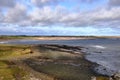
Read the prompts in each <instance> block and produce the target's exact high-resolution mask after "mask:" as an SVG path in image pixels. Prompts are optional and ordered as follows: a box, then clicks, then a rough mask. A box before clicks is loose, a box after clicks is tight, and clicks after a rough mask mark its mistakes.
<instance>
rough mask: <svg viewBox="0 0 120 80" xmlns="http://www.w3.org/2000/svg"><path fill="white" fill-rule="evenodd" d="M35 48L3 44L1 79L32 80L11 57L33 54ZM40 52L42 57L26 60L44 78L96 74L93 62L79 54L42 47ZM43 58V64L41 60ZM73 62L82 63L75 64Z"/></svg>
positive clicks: (81, 79)
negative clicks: (93, 69) (92, 66)
mask: <svg viewBox="0 0 120 80" xmlns="http://www.w3.org/2000/svg"><path fill="white" fill-rule="evenodd" d="M35 48H36V47H35ZM33 49H34V48H32V47H31V46H30V45H29V46H28V45H8V44H1V45H0V80H30V79H29V78H30V77H29V74H30V73H28V72H27V71H25V70H24V69H23V68H21V65H22V64H20V65H19V66H18V65H16V63H15V62H14V60H12V61H10V60H9V58H11V59H13V58H15V57H18V56H22V57H23V55H26V54H31V51H32V50H33ZM39 52H40V53H39V54H40V57H35V58H30V59H25V60H24V62H25V63H27V65H28V66H29V67H31V68H32V69H33V70H35V71H37V72H40V75H39V76H40V78H41V79H42V80H90V78H91V76H94V73H93V72H92V71H91V69H90V67H91V63H90V62H88V61H86V60H85V59H83V58H81V57H79V56H78V57H76V56H75V55H74V54H70V53H68V52H60V51H56V50H51V49H46V48H42V47H41V48H39ZM41 59H42V60H43V61H42V64H41V61H39V60H41ZM47 60H48V61H47ZM49 60H50V61H49ZM18 62H19V61H18ZM17 64H19V63H17ZM31 64H32V65H31ZM71 64H80V65H79V66H74V65H71ZM53 78H54V79H53ZM97 80H108V78H106V77H103V76H98V77H97Z"/></svg>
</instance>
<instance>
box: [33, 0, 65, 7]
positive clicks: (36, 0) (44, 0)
mask: <svg viewBox="0 0 120 80" xmlns="http://www.w3.org/2000/svg"><path fill="white" fill-rule="evenodd" d="M59 1H64V0H31V2H32V3H33V4H34V5H36V6H39V7H42V6H44V5H50V4H52V5H53V4H57V3H58V2H59Z"/></svg>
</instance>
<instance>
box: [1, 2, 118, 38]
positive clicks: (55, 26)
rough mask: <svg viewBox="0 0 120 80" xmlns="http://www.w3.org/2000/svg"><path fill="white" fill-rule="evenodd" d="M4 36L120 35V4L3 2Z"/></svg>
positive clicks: (2, 27)
mask: <svg viewBox="0 0 120 80" xmlns="http://www.w3.org/2000/svg"><path fill="white" fill-rule="evenodd" d="M0 35H72V36H73V35H77V36H79V35H106V36H107V35H108V36H111V35H112V36H114V35H117V36H119V35H120V0H0Z"/></svg>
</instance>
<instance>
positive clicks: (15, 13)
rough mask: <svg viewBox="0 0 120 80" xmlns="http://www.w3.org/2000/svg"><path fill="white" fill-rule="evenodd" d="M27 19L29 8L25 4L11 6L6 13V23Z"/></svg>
mask: <svg viewBox="0 0 120 80" xmlns="http://www.w3.org/2000/svg"><path fill="white" fill-rule="evenodd" d="M26 19H27V10H26V7H25V6H24V5H21V4H16V6H15V7H13V8H9V9H8V12H7V14H6V15H5V19H4V21H5V22H6V23H19V22H21V21H24V20H26Z"/></svg>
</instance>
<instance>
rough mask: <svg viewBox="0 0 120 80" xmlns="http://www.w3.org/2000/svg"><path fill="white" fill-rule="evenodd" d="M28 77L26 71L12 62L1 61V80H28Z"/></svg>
mask: <svg viewBox="0 0 120 80" xmlns="http://www.w3.org/2000/svg"><path fill="white" fill-rule="evenodd" d="M27 75H28V73H27V72H26V71H24V70H23V69H22V68H20V67H18V66H16V65H15V64H13V63H12V62H8V61H0V80H28V77H27ZM18 78H19V79H18Z"/></svg>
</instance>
